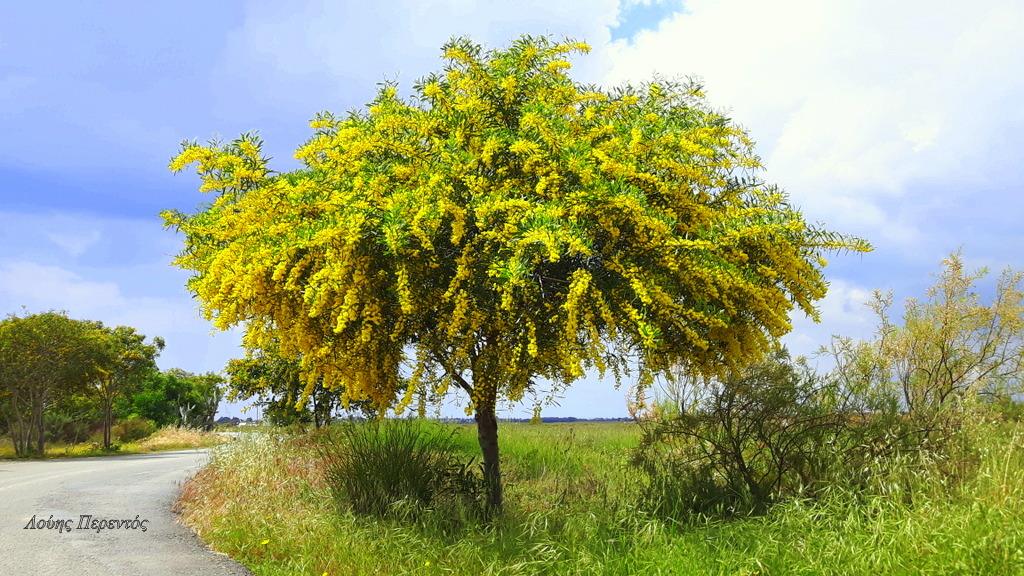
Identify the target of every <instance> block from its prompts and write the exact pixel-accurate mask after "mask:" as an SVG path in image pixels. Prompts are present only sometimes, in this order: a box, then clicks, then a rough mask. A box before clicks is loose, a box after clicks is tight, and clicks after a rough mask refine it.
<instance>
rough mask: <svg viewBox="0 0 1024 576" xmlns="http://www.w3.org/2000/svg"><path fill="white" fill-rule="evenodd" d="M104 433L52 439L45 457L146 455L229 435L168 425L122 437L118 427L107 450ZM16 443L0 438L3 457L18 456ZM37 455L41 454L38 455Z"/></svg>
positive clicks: (214, 441) (206, 445)
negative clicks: (142, 434) (79, 438)
mask: <svg viewBox="0 0 1024 576" xmlns="http://www.w3.org/2000/svg"><path fill="white" fill-rule="evenodd" d="M100 434H101V433H96V434H95V435H94V437H93V439H91V440H87V441H84V442H78V443H66V442H59V441H58V442H50V443H48V444H47V445H46V453H45V455H44V457H45V458H68V457H75V456H109V455H110V454H112V453H114V454H145V453H148V452H162V451H165V450H186V449H192V448H211V447H213V446H217V445H219V444H222V443H223V442H225V441H227V440H228V438H227V437H225V436H224V435H222V434H219V433H217V432H211V431H205V430H199V429H195V428H176V427H174V426H167V427H164V428H160V429H157V430H155V431H153V432H152V433H151V434H149V435H147V436H145V437H136V438H133V439H129V438H131V436H119V435H118V434H117V432H116V427H115V435H114V439H115V443H114V446H116V448H115V449H113V450H111V449H105V448H103V444H102V436H101V435H100ZM16 457H17V454H15V452H14V449H13V446H12V445H11V443H10V442H9V441H8V439H6V438H3V437H0V458H16ZM37 457H38V456H37Z"/></svg>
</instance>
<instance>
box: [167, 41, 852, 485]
mask: <svg viewBox="0 0 1024 576" xmlns="http://www.w3.org/2000/svg"><path fill="white" fill-rule="evenodd" d="M587 51H588V47H587V46H586V45H585V44H582V43H576V42H553V41H551V40H548V39H546V38H532V37H523V38H520V39H519V40H517V41H515V42H513V43H512V44H511V45H510V46H509V47H508V48H505V49H497V50H490V51H485V50H484V49H482V48H481V47H480V46H479V45H477V44H474V43H473V42H471V41H469V40H466V39H456V40H453V41H451V42H449V43H448V44H446V45H445V46H444V48H443V58H444V61H445V64H444V67H443V69H442V70H441V71H440V72H438V73H435V74H430V75H428V76H426V77H425V78H423V79H422V80H420V81H419V82H417V83H416V84H415V86H414V87H413V92H412V94H411V95H410V96H408V97H403V96H401V95H400V94H399V91H398V88H397V86H395V85H393V84H389V83H385V84H384V85H383V86H382V87H381V88H380V90H379V92H378V94H377V96H376V98H375V99H374V100H373V101H372V102H370V103H369V105H368V106H367V107H366V108H365V109H361V110H356V111H353V112H351V113H349V114H348V115H346V116H335V115H333V114H330V113H326V112H325V113H321V114H318V115H317V116H316V117H315V118H314V119H313V121H312V122H311V126H312V129H313V131H314V133H313V136H312V137H311V138H310V140H309V141H308V142H306V143H305V144H304V145H303V146H301V147H300V148H299V149H298V150H297V152H296V158H298V159H299V160H300V161H302V162H303V164H304V166H303V168H301V169H298V170H294V171H291V172H288V173H276V172H273V171H272V170H271V169H270V168H269V167H268V160H267V159H266V158H265V157H264V156H263V153H262V149H261V142H260V140H259V139H258V138H257V137H256V136H254V135H252V134H246V135H243V136H241V137H240V138H238V139H236V140H234V141H232V142H230V143H226V144H221V143H216V142H214V143H211V144H210V145H205V146H204V145H199V144H197V143H194V142H187V143H185V145H184V146H183V149H182V151H181V153H180V154H179V155H178V156H177V157H176V158H175V159H174V160H173V161H172V163H171V168H172V169H173V170H176V171H177V170H182V169H184V168H185V167H187V166H190V165H195V166H196V169H197V171H198V174H199V175H200V177H201V179H202V185H201V190H203V191H205V192H212V193H214V195H215V196H214V198H213V200H212V201H211V202H210V203H209V204H208V205H204V206H203V207H202V208H201V209H200V210H199V211H197V212H195V213H192V214H185V213H181V212H176V211H169V212H165V213H164V218H165V221H166V223H167V224H168V225H169V226H172V227H175V228H177V229H178V230H180V231H181V232H183V233H184V236H185V248H184V250H183V251H182V253H181V254H180V255H179V256H178V258H177V259H176V263H177V265H179V266H180V267H182V268H184V269H187V270H189V271H191V272H192V273H193V275H192V277H191V278H190V280H189V287H190V289H191V290H192V291H193V292H194V293H195V294H196V295H197V297H198V299H199V301H200V302H201V304H202V309H203V312H204V314H205V315H206V316H207V317H208V318H209V319H211V320H212V321H213V322H214V323H215V324H216V325H217V326H218V327H220V328H228V327H230V326H234V325H238V324H244V325H245V330H246V333H245V339H244V342H245V345H246V346H247V347H249V348H253V349H259V348H262V347H265V346H266V345H267V344H268V343H269V342H271V341H277V342H279V343H280V346H281V350H282V352H283V353H284V354H287V355H294V356H301V358H302V366H301V368H302V371H303V374H304V375H305V378H306V387H307V392H308V391H309V390H310V389H311V386H313V385H315V383H316V382H318V381H322V382H324V383H326V385H328V386H337V387H339V388H341V387H343V388H344V393H343V398H344V399H346V400H368V401H370V402H372V403H373V404H374V405H376V406H377V407H379V408H387V407H392V406H396V407H398V408H402V407H404V406H405V405H407V404H408V403H409V402H410V401H411V400H412V399H413V397H414V395H415V394H416V392H417V391H418V390H422V389H423V388H424V387H430V388H432V389H433V391H435V392H437V393H443V392H444V391H445V390H447V389H448V387H449V386H450V385H452V384H454V385H456V386H457V387H459V388H461V389H463V390H464V391H465V392H466V393H467V394H468V406H467V411H470V412H475V414H476V419H477V422H478V429H479V431H480V442H481V447H482V449H483V452H484V463H485V474H486V475H487V476H488V479H489V480H491V484H492V503H493V504H495V505H500V499H501V494H500V472H499V468H498V459H497V458H498V452H497V423H496V420H495V416H494V414H495V403H496V401H497V399H498V398H508V399H511V400H519V399H521V398H522V397H523V395H524V393H525V392H526V391H528V390H529V389H530V388H531V387H532V386H534V385H535V383H536V381H537V379H538V378H545V379H548V380H550V381H553V382H557V383H563V384H568V383H570V382H572V381H574V380H576V379H578V378H580V377H581V376H582V375H583V374H584V372H585V371H586V370H588V369H596V370H597V371H598V372H600V373H602V374H604V373H605V372H606V371H610V372H611V373H612V374H613V375H614V376H615V377H616V378H620V377H621V376H622V375H623V374H624V373H625V372H626V371H628V370H631V369H636V370H637V372H638V378H639V380H640V382H641V384H645V383H648V382H650V381H651V379H652V378H653V376H654V375H655V374H658V373H661V372H665V371H666V370H667V369H668V368H670V367H672V366H676V365H678V364H680V363H682V364H685V365H686V366H687V367H688V368H689V369H691V370H693V371H697V372H701V373H707V374H719V373H724V372H727V371H729V370H730V369H733V368H735V367H738V366H742V365H744V364H746V363H748V362H750V361H752V360H754V359H756V358H758V357H759V356H760V355H761V354H762V353H763V351H764V350H765V349H766V348H767V347H768V344H769V343H770V342H771V341H772V340H774V339H775V338H777V337H779V336H781V335H783V334H785V333H786V332H787V331H788V330H789V329H790V320H789V313H790V312H791V311H792V310H793V309H794V308H798V309H800V310H802V311H803V312H805V313H807V314H810V315H812V316H815V315H816V310H815V307H814V302H815V301H816V300H818V299H820V298H822V297H823V296H824V295H825V292H826V289H827V285H826V282H825V279H824V276H823V267H824V265H825V261H824V259H823V258H822V255H823V253H824V252H827V251H829V250H835V249H852V250H867V249H869V247H868V245H867V244H866V243H864V242H862V241H859V240H856V239H851V238H846V237H843V236H840V235H838V234H835V233H832V232H829V231H827V230H823V229H821V228H819V227H816V226H813V225H811V224H809V223H808V222H806V221H805V219H804V218H803V216H802V215H801V213H800V212H799V211H798V210H797V209H796V208H794V207H793V206H791V205H790V204H789V203H788V202H787V198H786V196H785V194H784V193H783V192H782V191H780V190H779V189H778V188H776V187H775V186H772V185H769V184H767V183H765V182H764V181H763V180H762V179H761V178H760V177H759V175H758V174H759V168H760V164H759V161H758V159H757V157H756V155H755V154H754V151H753V143H752V141H751V140H750V138H749V137H748V136H747V134H746V133H745V132H744V131H743V130H742V129H740V128H739V127H738V126H736V124H735V123H733V122H732V121H731V120H730V119H729V118H727V117H726V116H724V115H722V114H721V113H719V112H716V111H715V110H714V109H713V108H712V107H711V106H710V105H709V104H708V103H707V102H706V101H705V99H704V95H703V93H702V91H701V88H700V86H699V85H696V84H694V83H677V82H670V81H665V80H655V81H652V82H649V83H646V84H643V85H641V86H638V87H631V86H625V87H621V88H615V89H604V88H601V87H598V86H588V85H584V84H581V83H579V82H577V81H574V80H573V79H572V78H571V77H570V76H569V73H568V71H569V68H570V64H569V62H568V60H567V59H566V58H567V57H569V56H571V55H572V54H574V53H585V52H587ZM405 375H408V378H406V377H405Z"/></svg>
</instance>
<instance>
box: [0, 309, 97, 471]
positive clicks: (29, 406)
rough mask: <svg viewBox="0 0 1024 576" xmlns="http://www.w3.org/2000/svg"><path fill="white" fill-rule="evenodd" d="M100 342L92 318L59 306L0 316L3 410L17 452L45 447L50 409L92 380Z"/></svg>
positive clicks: (30, 452)
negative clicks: (78, 317)
mask: <svg viewBox="0 0 1024 576" xmlns="http://www.w3.org/2000/svg"><path fill="white" fill-rule="evenodd" d="M102 342H103V338H102V335H101V334H100V332H99V331H98V330H97V329H96V326H95V324H94V323H90V322H82V321H79V320H73V319H71V318H68V317H67V315H65V314H64V313H61V312H44V313H40V314H30V315H25V316H16V315H11V316H8V317H7V318H6V319H4V320H3V321H0V386H3V388H4V391H5V394H6V400H5V402H4V404H3V407H2V411H3V417H4V419H5V420H6V422H7V427H8V430H9V432H10V434H11V440H12V442H13V443H14V450H15V453H16V454H17V455H19V456H23V455H27V454H32V453H35V454H40V455H41V454H44V453H45V448H46V426H45V414H46V411H47V409H48V408H49V407H51V406H52V405H53V404H54V403H55V402H57V401H59V400H60V399H61V398H63V397H66V396H68V395H71V394H74V393H75V392H78V391H83V390H84V389H85V387H86V385H87V384H88V383H89V382H90V381H92V379H93V378H94V377H95V376H96V374H97V372H96V368H97V366H98V365H97V363H96V359H97V357H98V355H99V354H100V350H101V347H102Z"/></svg>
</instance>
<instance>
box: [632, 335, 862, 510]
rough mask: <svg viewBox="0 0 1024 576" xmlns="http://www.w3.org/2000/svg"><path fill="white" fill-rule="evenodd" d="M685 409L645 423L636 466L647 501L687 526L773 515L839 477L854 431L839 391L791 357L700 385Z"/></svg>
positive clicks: (782, 354) (780, 354) (780, 353)
mask: <svg viewBox="0 0 1024 576" xmlns="http://www.w3.org/2000/svg"><path fill="white" fill-rule="evenodd" d="M691 388H698V390H697V391H696V392H694V391H693V390H688V391H687V394H686V397H687V398H688V403H687V404H686V405H678V406H675V407H674V409H673V410H665V411H663V413H664V414H665V416H662V417H660V418H658V419H656V420H654V421H648V422H642V423H641V425H642V426H644V429H645V432H644V437H643V439H642V441H641V445H640V448H639V449H638V450H637V451H636V452H635V454H634V458H633V463H634V464H635V465H636V466H638V467H639V468H640V469H641V470H642V471H643V472H644V473H645V476H646V477H647V481H648V482H647V490H646V497H645V501H646V502H648V503H649V504H650V505H651V506H652V508H653V509H654V511H655V512H657V513H659V514H660V515H663V516H668V517H671V518H675V519H680V518H682V517H683V516H685V515H687V514H690V513H700V514H738V513H746V512H760V511H764V510H765V509H766V508H767V506H768V505H769V504H770V503H772V502H773V501H775V500H777V499H778V498H780V497H785V496H793V495H797V494H803V493H805V492H807V491H808V490H810V489H813V488H814V487H816V486H817V485H819V484H820V483H822V482H823V481H824V480H825V478H826V477H828V476H831V475H835V467H836V466H837V465H838V463H839V460H837V458H836V449H837V448H838V447H839V446H840V445H842V444H843V443H844V441H845V438H844V436H843V431H844V429H845V428H846V426H845V419H844V416H843V415H842V413H841V412H840V411H838V410H836V409H835V408H836V404H837V402H838V401H839V399H838V398H837V396H838V393H837V390H836V388H835V387H834V386H832V385H830V384H829V383H828V382H827V381H825V380H823V379H821V378H819V377H818V376H816V375H815V374H814V373H813V371H811V370H810V368H808V367H807V366H806V365H805V364H803V363H795V362H792V361H790V359H789V356H788V354H787V353H786V351H785V350H784V349H782V348H779V349H778V350H776V351H775V353H774V355H773V356H772V357H770V358H768V359H767V360H765V361H763V362H761V363H759V364H757V365H755V366H753V367H751V368H750V369H748V370H747V371H745V372H743V373H741V374H736V375H734V376H732V377H730V378H727V379H723V380H720V381H704V382H696V381H693V382H691Z"/></svg>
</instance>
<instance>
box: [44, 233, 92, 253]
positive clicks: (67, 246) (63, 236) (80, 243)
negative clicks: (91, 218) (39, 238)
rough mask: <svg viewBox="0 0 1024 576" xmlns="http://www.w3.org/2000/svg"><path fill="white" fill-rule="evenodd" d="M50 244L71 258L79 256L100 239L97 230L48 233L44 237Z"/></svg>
mask: <svg viewBox="0 0 1024 576" xmlns="http://www.w3.org/2000/svg"><path fill="white" fill-rule="evenodd" d="M46 237H47V238H49V239H50V241H51V242H53V243H54V244H56V245H57V246H58V247H60V248H61V249H63V250H64V251H65V252H67V253H68V254H70V255H72V256H81V255H82V254H84V253H85V252H86V251H87V250H88V249H89V248H91V247H92V246H94V245H95V244H96V243H97V242H99V241H100V238H102V234H100V231H99V230H89V231H86V232H50V233H48V234H47V235H46Z"/></svg>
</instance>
